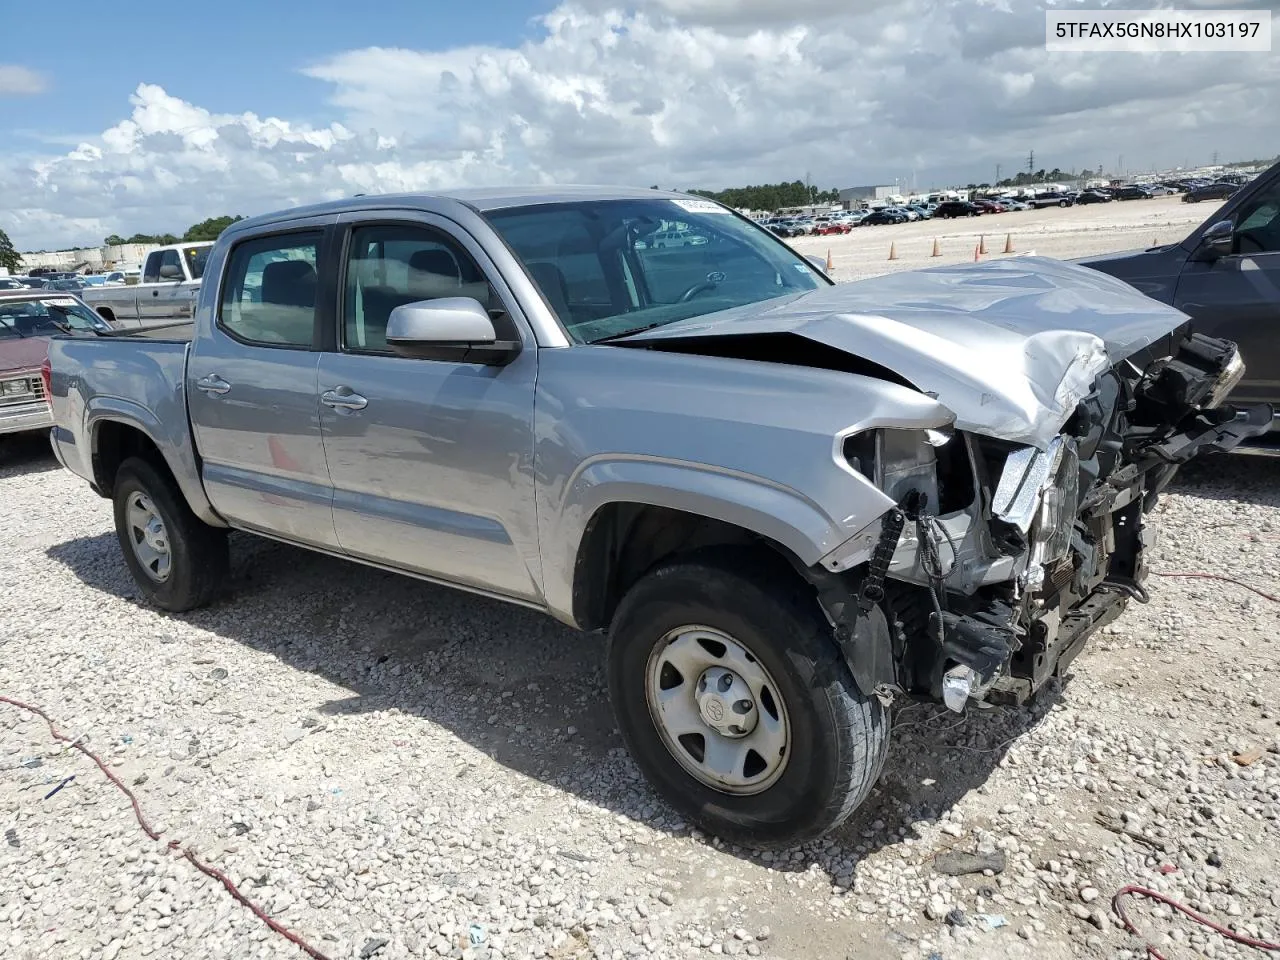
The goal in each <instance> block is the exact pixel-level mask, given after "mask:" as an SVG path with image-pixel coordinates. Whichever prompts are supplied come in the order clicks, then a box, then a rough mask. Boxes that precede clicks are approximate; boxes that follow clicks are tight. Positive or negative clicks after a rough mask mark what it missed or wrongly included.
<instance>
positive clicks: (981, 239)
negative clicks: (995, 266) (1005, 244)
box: [978, 233, 987, 253]
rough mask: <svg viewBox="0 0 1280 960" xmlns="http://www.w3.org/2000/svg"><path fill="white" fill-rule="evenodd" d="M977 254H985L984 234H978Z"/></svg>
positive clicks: (985, 239) (985, 238)
mask: <svg viewBox="0 0 1280 960" xmlns="http://www.w3.org/2000/svg"><path fill="white" fill-rule="evenodd" d="M978 252H979V253H986V252H987V235H986V234H985V233H980V234H978Z"/></svg>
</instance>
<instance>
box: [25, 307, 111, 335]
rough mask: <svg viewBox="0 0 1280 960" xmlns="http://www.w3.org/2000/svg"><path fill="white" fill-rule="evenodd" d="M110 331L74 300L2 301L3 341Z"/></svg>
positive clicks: (100, 319)
mask: <svg viewBox="0 0 1280 960" xmlns="http://www.w3.org/2000/svg"><path fill="white" fill-rule="evenodd" d="M110 329H111V325H110V324H109V323H107V322H106V321H105V320H103V319H102V318H101V317H99V316H98V315H97V314H96V313H94V312H93V311H92V310H90V309H89V308H88V307H86V306H85V305H84V304H83V303H80V302H79V301H78V300H75V299H73V298H72V297H44V298H41V299H38V300H0V340H16V339H19V338H21V337H51V336H55V335H56V334H59V333H68V332H71V333H93V332H94V331H97V330H101V331H104V332H105V331H109V330H110Z"/></svg>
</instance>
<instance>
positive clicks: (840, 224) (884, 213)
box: [761, 181, 1240, 237]
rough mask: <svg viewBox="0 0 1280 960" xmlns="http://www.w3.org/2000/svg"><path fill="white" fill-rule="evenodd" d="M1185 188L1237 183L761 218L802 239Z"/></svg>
mask: <svg viewBox="0 0 1280 960" xmlns="http://www.w3.org/2000/svg"><path fill="white" fill-rule="evenodd" d="M1183 186H1186V188H1187V192H1186V194H1185V195H1184V196H1183V200H1184V201H1187V202H1191V203H1194V202H1197V201H1199V200H1225V199H1226V198H1228V197H1230V196H1232V195H1233V194H1234V193H1235V192H1236V191H1237V190H1239V189H1240V185H1239V184H1237V183H1234V182H1226V181H1217V182H1208V181H1205V182H1199V181H1187V182H1186V183H1185V184H1184V183H1183V182H1182V181H1173V182H1171V183H1150V184H1137V183H1132V184H1126V185H1124V186H1116V187H1112V186H1097V187H1090V188H1088V189H1086V190H1062V191H1057V190H1050V191H1045V192H1043V193H1038V194H1035V195H1034V196H1013V195H1008V194H1005V195H1000V196H985V197H984V196H975V197H973V198H972V199H969V200H942V201H939V202H932V203H912V204H890V205H888V206H882V207H876V208H874V209H869V210H854V211H846V212H844V213H841V214H833V215H832V216H830V217H779V218H773V219H769V220H764V221H761V222H762V224H763V225H764V226H766V227H768V228H769V229H770V230H772V231H773V232H774V233H775V234H777V235H778V236H780V237H801V236H808V235H821V234H824V233H848V232H849V231H850V230H851V229H853V227H856V226H875V225H877V224H887V223H908V222H910V221H913V220H927V219H931V218H937V219H944V220H946V219H953V218H955V217H978V216H982V215H983V214H994V213H1007V212H1009V211H1015V210H1042V209H1044V208H1046V207H1071V206H1075V205H1077V204H1079V205H1081V206H1084V205H1088V204H1092V203H1110V202H1111V201H1113V200H1149V199H1151V198H1153V197H1161V196H1171V195H1173V194H1175V193H1177V192H1179V190H1180V189H1181V188H1182V187H1183Z"/></svg>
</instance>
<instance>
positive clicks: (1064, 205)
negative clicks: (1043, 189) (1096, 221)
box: [1058, 200, 1071, 208]
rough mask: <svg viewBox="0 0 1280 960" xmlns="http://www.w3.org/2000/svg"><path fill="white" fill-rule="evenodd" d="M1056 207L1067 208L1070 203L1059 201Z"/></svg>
mask: <svg viewBox="0 0 1280 960" xmlns="http://www.w3.org/2000/svg"><path fill="white" fill-rule="evenodd" d="M1058 206H1060V207H1064V208H1065V207H1069V206H1071V204H1070V203H1068V202H1067V201H1066V200H1059V201H1058Z"/></svg>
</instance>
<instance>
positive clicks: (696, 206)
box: [671, 200, 733, 213]
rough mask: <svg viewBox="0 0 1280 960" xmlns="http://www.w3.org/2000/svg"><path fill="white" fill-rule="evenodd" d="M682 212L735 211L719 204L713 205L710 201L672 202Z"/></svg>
mask: <svg viewBox="0 0 1280 960" xmlns="http://www.w3.org/2000/svg"><path fill="white" fill-rule="evenodd" d="M671 202H672V203H674V204H675V205H676V206H677V207H679V208H680V209H681V210H687V211H688V212H689V213H732V212H733V211H731V210H729V209H727V208H725V207H722V206H720V204H718V203H712V202H711V201H710V200H672V201H671Z"/></svg>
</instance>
